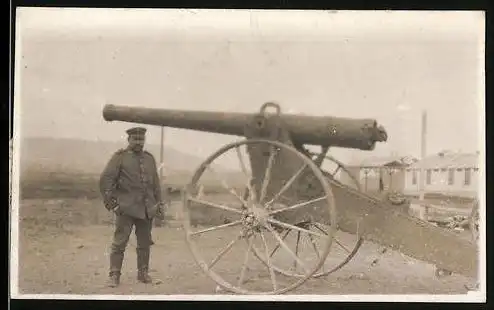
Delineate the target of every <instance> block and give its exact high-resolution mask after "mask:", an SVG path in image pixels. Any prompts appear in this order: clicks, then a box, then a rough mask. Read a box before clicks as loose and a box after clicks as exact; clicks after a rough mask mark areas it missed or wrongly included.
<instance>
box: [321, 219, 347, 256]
mask: <svg viewBox="0 0 494 310" xmlns="http://www.w3.org/2000/svg"><path fill="white" fill-rule="evenodd" d="M312 225H313V226H314V227H315V228H316V229H318V230H319V231H320V232H322V233H324V234H326V235H327V234H328V233H327V232H326V231H325V230H324V229H322V228H321V227H320V226H319V224H318V223H312ZM333 240H334V242H336V244H337V245H339V246H340V247H341V248H342V249H343V250H345V252H347V253H349V254H350V253H352V251H350V250H349V249H348V248H347V247H346V246H344V245H343V243H341V242H340V241H339V240H338V239H337V238H336V237H334V238H333Z"/></svg>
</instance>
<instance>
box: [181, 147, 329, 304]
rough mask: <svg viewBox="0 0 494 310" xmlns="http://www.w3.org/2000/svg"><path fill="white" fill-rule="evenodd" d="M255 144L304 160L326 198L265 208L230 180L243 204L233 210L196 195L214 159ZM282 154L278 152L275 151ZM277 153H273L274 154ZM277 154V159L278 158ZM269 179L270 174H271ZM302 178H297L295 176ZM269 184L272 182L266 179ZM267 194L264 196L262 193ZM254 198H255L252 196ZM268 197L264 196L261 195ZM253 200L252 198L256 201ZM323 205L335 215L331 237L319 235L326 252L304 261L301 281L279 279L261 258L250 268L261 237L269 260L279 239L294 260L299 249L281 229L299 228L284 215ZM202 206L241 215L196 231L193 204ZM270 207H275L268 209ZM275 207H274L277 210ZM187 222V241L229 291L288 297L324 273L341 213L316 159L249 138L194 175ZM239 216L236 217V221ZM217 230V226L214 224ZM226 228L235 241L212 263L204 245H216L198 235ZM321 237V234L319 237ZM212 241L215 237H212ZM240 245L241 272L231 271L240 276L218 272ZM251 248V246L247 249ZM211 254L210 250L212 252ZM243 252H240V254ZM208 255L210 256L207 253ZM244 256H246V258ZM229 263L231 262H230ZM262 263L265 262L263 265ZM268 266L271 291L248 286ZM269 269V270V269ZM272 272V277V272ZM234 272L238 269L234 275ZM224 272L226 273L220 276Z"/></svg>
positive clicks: (186, 200) (184, 216) (185, 211)
mask: <svg viewBox="0 0 494 310" xmlns="http://www.w3.org/2000/svg"><path fill="white" fill-rule="evenodd" d="M253 144H264V145H269V146H270V149H271V150H277V152H279V151H280V150H283V152H288V153H291V154H292V156H294V157H296V158H299V160H300V161H301V162H302V163H303V165H302V167H305V169H309V170H310V171H311V172H312V174H313V175H314V176H315V178H316V179H317V181H319V183H320V186H321V189H322V192H323V194H322V195H321V197H319V198H317V199H314V200H309V201H308V202H305V203H299V204H293V205H291V206H289V209H286V210H285V209H283V210H281V209H276V208H274V207H273V206H272V205H273V204H274V203H272V201H271V204H270V203H268V204H266V203H264V204H258V203H257V204H256V203H252V202H250V201H248V202H246V201H245V200H243V199H242V196H241V195H239V194H238V191H236V190H235V189H232V188H231V187H230V186H229V185H228V184H227V182H222V185H223V187H224V188H225V189H228V191H229V192H230V194H231V196H232V197H234V196H235V197H234V198H235V199H236V200H238V202H237V204H234V203H230V204H229V205H228V206H226V205H225V203H223V202H222V203H214V202H211V201H210V200H209V201H206V200H203V199H197V195H196V193H197V192H198V190H197V189H198V184H199V180H200V178H201V176H202V175H203V174H204V172H205V171H206V170H211V169H212V168H211V164H212V163H213V161H214V160H215V159H217V158H219V157H221V156H222V155H224V154H225V153H226V152H228V151H230V150H232V149H235V150H236V151H238V150H239V149H240V147H241V146H247V145H253ZM274 153H276V151H275V152H274ZM270 154H271V153H270ZM274 156H275V155H273V157H274ZM270 158H271V157H270ZM240 162H241V164H240V166H241V167H242V170H243V173H245V174H247V176H248V172H247V171H246V170H245V169H244V168H245V161H242V160H240ZM269 167H270V166H269V165H268V169H266V171H270V170H271V169H270V168H269ZM266 175H267V174H266ZM295 178H296V176H295ZM265 181H266V180H265ZM247 187H250V184H249V185H247ZM261 193H262V192H261ZM252 196H253V195H252ZM260 196H262V194H260ZM251 198H252V197H251ZM249 200H256V199H255V198H254V199H249ZM316 201H317V202H320V203H324V205H323V206H324V208H327V211H328V212H329V214H330V218H329V219H328V221H329V225H328V230H327V234H324V235H323V234H322V233H318V234H317V236H318V238H319V241H320V243H321V245H322V246H321V253H320V258H317V259H315V260H314V259H312V261H311V264H310V265H309V264H308V263H307V262H303V261H299V263H300V265H302V266H304V267H305V274H304V275H303V276H301V277H298V278H295V279H294V278H293V277H291V278H282V279H280V278H278V279H276V277H280V275H276V274H275V273H274V271H275V268H274V266H273V265H272V263H271V262H270V260H269V259H268V260H267V261H263V260H262V259H261V262H260V264H259V265H258V266H255V265H253V266H248V265H249V263H250V262H249V259H248V258H249V257H252V256H255V255H251V254H252V252H253V251H252V249H253V247H254V246H255V242H256V239H257V242H258V244H260V245H259V246H258V247H261V246H262V245H263V248H264V249H263V250H264V251H263V253H265V254H266V257H268V253H269V250H270V247H269V246H270V245H271V249H273V242H271V243H270V241H274V244H280V248H282V249H283V250H284V251H285V252H286V255H287V256H291V257H293V254H294V253H293V250H292V249H290V248H289V247H288V246H287V245H286V244H285V243H284V242H283V239H282V238H281V236H280V234H279V233H278V229H279V227H289V228H292V227H293V226H294V225H292V224H291V223H289V222H283V221H282V220H280V218H279V217H275V216H279V215H283V214H286V213H287V212H290V211H295V210H297V211H298V210H299V208H302V207H304V206H306V205H309V204H315V203H316ZM194 203H195V204H196V206H197V204H200V205H201V210H204V208H206V207H210V208H213V209H219V210H221V212H230V213H232V214H234V215H235V216H232V218H231V219H229V220H231V222H230V223H226V224H212V225H213V227H208V228H206V229H199V230H198V229H195V228H194V227H192V226H194V225H193V222H192V217H191V214H192V213H191V212H192V206H193V204H194ZM266 205H268V206H270V207H271V209H270V207H268V208H267V209H266ZM273 208H274V209H273ZM181 215H182V221H183V228H184V230H185V233H186V241H187V244H188V246H189V249H190V251H191V253H192V255H193V257H194V259H195V261H196V262H197V264H198V265H199V266H200V267H201V269H202V270H203V271H204V272H205V273H206V274H207V275H208V276H209V277H210V278H211V279H212V280H213V281H215V282H216V283H217V284H218V285H220V286H221V287H223V288H224V289H226V290H228V291H230V292H233V293H239V294H260V295H264V294H282V293H285V292H287V291H290V290H293V289H295V288H296V287H298V286H300V285H301V284H302V283H304V282H305V281H306V280H307V279H308V278H311V277H312V275H313V274H314V273H315V272H316V271H317V270H319V268H320V267H321V265H322V264H323V263H324V261H325V257H326V256H327V255H328V253H329V249H330V247H331V243H332V237H333V234H334V231H335V227H336V218H337V216H336V211H335V207H334V198H333V195H332V192H331V188H330V187H329V184H328V183H327V180H326V179H325V177H324V176H323V174H322V172H321V171H320V170H319V169H318V168H317V166H316V165H315V164H314V163H313V162H312V161H310V160H309V159H308V158H307V157H305V156H304V155H302V154H301V153H299V152H298V151H297V150H295V149H294V148H292V147H291V146H288V145H286V144H283V143H280V142H275V141H268V140H262V139H251V140H243V141H239V142H235V143H231V144H228V145H226V146H224V147H222V148H221V149H219V150H218V151H217V152H216V153H214V154H213V155H211V156H210V157H209V158H208V159H206V160H205V161H204V163H203V164H201V166H200V167H199V168H198V169H197V170H196V173H195V174H194V176H193V178H192V180H191V182H190V184H189V185H188V186H187V188H186V191H184V195H183V208H182V214H181ZM234 218H235V219H234ZM209 226H211V225H209ZM221 230H230V232H229V233H230V234H229V239H228V240H230V242H229V243H227V246H225V247H222V248H221V250H219V251H218V250H214V251H213V252H215V253H217V254H216V255H214V256H213V259H206V258H205V256H207V255H206V251H201V250H200V247H201V246H202V247H203V248H204V247H211V245H210V244H208V243H207V242H203V241H199V240H198V239H196V238H197V236H199V235H203V234H206V233H214V232H218V231H221ZM314 235H316V234H314ZM269 236H271V239H270V240H268V237H269ZM211 238H212V237H211ZM237 244H243V245H244V247H243V248H242V252H243V253H242V255H240V254H239V256H238V257H236V258H235V259H232V262H233V261H234V260H235V261H236V262H239V263H240V268H237V267H231V266H229V267H227V268H229V269H236V270H240V272H237V273H236V274H230V273H229V271H227V270H221V269H219V268H218V270H213V269H214V268H215V265H217V264H218V262H219V261H221V260H222V259H223V257H224V256H226V253H227V252H232V248H233V246H234V245H237ZM245 246H246V247H245ZM208 249H209V250H210V248H208ZM237 251H238V250H237ZM203 252H204V253H203ZM234 253H239V252H234ZM240 256H242V257H240ZM258 258H259V257H258ZM225 260H226V259H225ZM258 263H259V261H258ZM261 266H262V267H265V269H264V272H265V273H264V274H265V275H266V276H267V277H269V280H270V281H269V282H270V284H271V285H268V286H270V288H266V289H264V288H263V289H262V290H259V289H258V288H257V286H256V287H255V288H253V289H250V288H248V287H247V286H246V285H245V284H246V281H245V280H246V273H247V271H250V272H252V271H254V269H255V268H259V267H261ZM266 269H267V270H266ZM266 271H267V273H266ZM232 272H233V271H232ZM220 273H221V274H222V275H220Z"/></svg>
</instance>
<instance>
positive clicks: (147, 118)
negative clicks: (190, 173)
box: [103, 104, 387, 150]
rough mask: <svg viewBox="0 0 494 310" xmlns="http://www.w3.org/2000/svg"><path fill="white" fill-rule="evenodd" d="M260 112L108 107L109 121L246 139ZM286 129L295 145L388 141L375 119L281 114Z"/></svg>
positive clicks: (369, 145)
mask: <svg viewBox="0 0 494 310" xmlns="http://www.w3.org/2000/svg"><path fill="white" fill-rule="evenodd" d="M256 115H258V114H256V113H235V112H233V113H224V112H213V111H185V110H169V109H156V108H141V107H130V106H116V105H111V104H110V105H105V107H104V109H103V118H104V119H105V120H106V121H123V122H130V123H138V124H147V125H157V126H165V127H172V128H181V129H189V130H196V131H202V132H210V133H219V134H225V135H236V136H244V134H245V128H246V126H247V125H248V124H250V123H251V122H252V120H253V119H254V117H255V116H256ZM280 119H281V121H282V123H283V126H284V127H285V128H286V129H287V130H288V132H289V133H290V136H291V138H292V140H293V142H294V143H296V144H301V145H302V144H309V145H322V146H334V147H343V148H355V149H361V150H373V149H374V147H375V144H376V142H383V141H386V140H387V134H386V131H385V130H384V128H383V127H381V126H378V124H377V122H376V120H373V119H352V118H342V117H333V116H307V115H293V114H281V115H280Z"/></svg>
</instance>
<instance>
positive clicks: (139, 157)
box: [100, 127, 163, 287]
mask: <svg viewBox="0 0 494 310" xmlns="http://www.w3.org/2000/svg"><path fill="white" fill-rule="evenodd" d="M145 133H146V129H145V128H141V127H136V128H131V129H129V130H127V134H128V147H127V148H125V149H121V150H119V151H117V152H116V153H115V154H114V155H113V156H112V158H111V159H110V161H109V162H108V164H107V165H106V167H105V169H104V171H103V173H102V174H101V178H100V191H101V195H102V196H103V202H104V205H105V207H106V209H108V210H109V211H112V212H114V213H115V214H116V221H115V232H114V236H113V242H112V245H111V253H110V273H109V286H110V287H116V286H118V285H119V284H120V274H121V268H122V263H123V259H124V252H125V248H126V246H127V243H128V241H129V237H130V234H131V232H132V228H133V226H135V235H136V239H137V248H136V252H137V270H138V274H137V279H138V281H140V282H143V283H150V282H152V279H151V277H150V276H149V274H148V270H149V255H150V247H151V245H152V244H153V241H152V239H151V229H152V222H153V218H154V217H155V216H157V217H159V218H162V216H163V203H162V200H161V189H160V181H159V177H158V172H157V166H156V161H155V159H154V157H153V155H152V154H151V153H149V152H147V151H145V150H143V147H144V142H145Z"/></svg>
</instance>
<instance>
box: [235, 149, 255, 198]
mask: <svg viewBox="0 0 494 310" xmlns="http://www.w3.org/2000/svg"><path fill="white" fill-rule="evenodd" d="M235 151H236V152H237V157H238V161H239V164H240V168H241V169H242V171H243V173H244V175H245V176H246V177H247V179H248V181H247V184H246V185H247V188H248V190H249V198H250V200H251V201H255V197H256V193H255V192H254V190H253V189H252V185H251V183H250V182H251V178H252V177H251V175H250V174H249V172H248V171H247V166H246V165H245V161H244V159H243V157H242V154H241V152H240V145H238V146H237V147H236V148H235Z"/></svg>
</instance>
